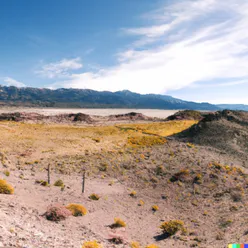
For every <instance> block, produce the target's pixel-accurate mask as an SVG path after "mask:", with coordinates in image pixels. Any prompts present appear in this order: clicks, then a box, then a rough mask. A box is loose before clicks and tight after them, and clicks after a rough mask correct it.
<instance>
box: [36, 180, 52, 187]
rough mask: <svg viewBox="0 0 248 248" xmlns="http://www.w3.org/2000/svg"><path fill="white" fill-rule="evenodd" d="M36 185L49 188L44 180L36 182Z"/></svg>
mask: <svg viewBox="0 0 248 248" xmlns="http://www.w3.org/2000/svg"><path fill="white" fill-rule="evenodd" d="M35 183H36V184H40V185H41V186H48V185H49V184H48V182H47V181H44V180H36V181H35Z"/></svg>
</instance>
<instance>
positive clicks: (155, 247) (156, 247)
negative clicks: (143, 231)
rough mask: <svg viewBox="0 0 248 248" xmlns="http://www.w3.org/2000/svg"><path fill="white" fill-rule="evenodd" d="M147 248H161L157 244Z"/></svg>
mask: <svg viewBox="0 0 248 248" xmlns="http://www.w3.org/2000/svg"><path fill="white" fill-rule="evenodd" d="M146 248H159V246H157V245H155V244H151V245H147V246H146Z"/></svg>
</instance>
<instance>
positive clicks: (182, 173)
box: [170, 169, 189, 182]
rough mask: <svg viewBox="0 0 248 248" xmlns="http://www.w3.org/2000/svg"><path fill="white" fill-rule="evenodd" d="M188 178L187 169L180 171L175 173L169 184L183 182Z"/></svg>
mask: <svg viewBox="0 0 248 248" xmlns="http://www.w3.org/2000/svg"><path fill="white" fill-rule="evenodd" d="M188 176H189V170H188V169H182V170H180V171H179V172H177V173H175V174H174V175H173V176H172V177H171V178H170V181H171V182H176V181H178V180H179V181H185V180H186V179H187V178H188Z"/></svg>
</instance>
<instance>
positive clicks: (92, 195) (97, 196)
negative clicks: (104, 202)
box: [89, 193, 100, 201]
mask: <svg viewBox="0 0 248 248" xmlns="http://www.w3.org/2000/svg"><path fill="white" fill-rule="evenodd" d="M89 198H90V199H91V200H93V201H98V200H99V199H100V196H99V195H97V194H95V193H93V194H91V195H90V196H89Z"/></svg>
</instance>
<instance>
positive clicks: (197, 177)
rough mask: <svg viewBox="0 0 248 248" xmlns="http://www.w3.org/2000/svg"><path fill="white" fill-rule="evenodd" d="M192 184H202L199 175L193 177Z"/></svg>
mask: <svg viewBox="0 0 248 248" xmlns="http://www.w3.org/2000/svg"><path fill="white" fill-rule="evenodd" d="M194 183H196V184H202V175H201V174H200V173H199V174H197V175H196V176H195V178H194Z"/></svg>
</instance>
